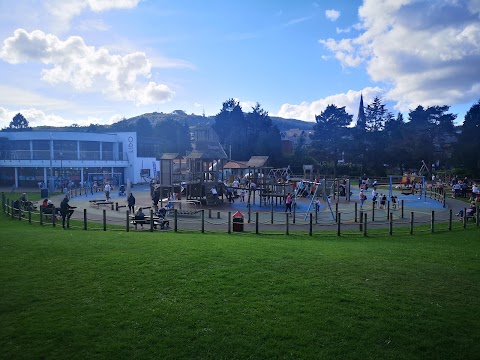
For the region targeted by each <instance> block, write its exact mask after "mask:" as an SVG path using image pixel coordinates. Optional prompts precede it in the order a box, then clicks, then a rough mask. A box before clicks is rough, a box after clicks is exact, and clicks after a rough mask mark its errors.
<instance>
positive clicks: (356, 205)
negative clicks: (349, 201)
mask: <svg viewBox="0 0 480 360" xmlns="http://www.w3.org/2000/svg"><path fill="white" fill-rule="evenodd" d="M357 210H358V203H355V222H357Z"/></svg>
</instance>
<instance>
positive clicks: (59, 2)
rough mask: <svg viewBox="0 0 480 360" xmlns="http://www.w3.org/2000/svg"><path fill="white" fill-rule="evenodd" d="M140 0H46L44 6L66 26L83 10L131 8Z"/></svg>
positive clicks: (62, 25)
mask: <svg viewBox="0 0 480 360" xmlns="http://www.w3.org/2000/svg"><path fill="white" fill-rule="evenodd" d="M139 2H140V0H68V1H65V0H48V1H46V2H45V8H46V10H47V11H48V13H50V14H51V15H53V16H54V17H55V18H56V21H57V22H59V23H60V24H61V27H63V28H68V27H69V23H70V20H71V19H72V18H73V17H75V16H78V15H80V14H81V13H82V12H83V11H85V10H90V11H93V12H97V13H98V12H103V11H109V10H113V9H132V8H134V7H136V6H137V5H138V3H139Z"/></svg>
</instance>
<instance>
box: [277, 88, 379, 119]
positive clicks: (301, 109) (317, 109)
mask: <svg viewBox="0 0 480 360" xmlns="http://www.w3.org/2000/svg"><path fill="white" fill-rule="evenodd" d="M361 94H363V102H364V104H368V103H369V102H371V101H372V100H373V99H374V98H375V96H381V95H382V94H383V90H382V89H381V88H379V87H374V88H372V87H367V88H365V89H362V90H360V91H355V90H349V91H348V92H347V93H343V94H335V95H331V96H327V97H325V98H323V99H319V100H315V101H312V102H310V103H309V102H306V101H304V102H302V103H301V104H299V105H294V104H283V105H282V106H281V107H280V110H279V111H278V113H277V114H272V115H274V116H280V117H283V118H287V119H298V120H304V121H315V115H320V113H321V112H322V111H323V110H325V109H326V108H327V106H328V105H330V104H334V105H336V106H337V107H343V106H345V111H346V112H347V113H349V114H351V115H353V120H354V121H355V120H356V118H357V114H358V106H359V103H360V95H361Z"/></svg>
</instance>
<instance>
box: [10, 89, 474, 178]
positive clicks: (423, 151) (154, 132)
mask: <svg viewBox="0 0 480 360" xmlns="http://www.w3.org/2000/svg"><path fill="white" fill-rule="evenodd" d="M456 117H457V115H456V114H453V113H451V112H450V107H449V106H447V105H443V106H428V107H424V106H417V107H416V108H415V109H413V110H410V111H409V112H408V118H407V119H404V117H403V115H402V114H401V113H398V114H396V115H394V114H393V113H392V112H390V111H389V110H388V109H387V107H386V105H385V103H384V102H383V101H382V99H380V98H379V97H376V98H375V99H374V100H373V101H372V102H371V103H370V104H367V105H366V106H364V105H363V98H362V99H361V102H360V107H359V114H358V117H357V119H356V123H355V125H354V126H352V123H353V115H351V114H348V113H347V112H346V110H345V107H338V106H336V105H335V104H330V105H328V106H327V107H326V109H325V110H324V111H322V112H321V113H320V114H319V115H316V116H315V123H314V124H313V129H312V130H313V133H312V134H311V135H307V132H304V134H303V135H302V136H301V137H300V139H299V140H298V141H297V143H296V146H295V149H294V153H293V154H285V153H282V139H281V134H280V131H279V129H278V127H276V126H275V125H274V124H273V123H272V120H271V118H270V116H269V114H268V112H267V111H266V110H264V109H263V108H262V107H261V105H260V104H259V103H257V104H256V105H255V106H253V107H252V109H251V112H247V113H245V112H244V111H243V109H242V108H241V106H240V104H239V102H238V101H237V100H235V99H228V100H226V101H225V102H224V103H223V104H222V108H221V109H220V111H219V113H218V114H217V115H215V117H214V118H213V124H212V126H213V128H214V130H215V131H216V133H217V134H218V137H219V141H220V144H221V145H222V146H223V147H224V148H225V150H226V152H227V153H228V154H230V153H231V154H232V158H233V159H234V160H248V159H249V158H250V157H251V156H253V155H264V156H269V158H270V160H271V165H272V166H274V167H286V166H287V165H290V167H291V168H292V169H293V171H294V172H296V173H300V172H302V165H304V164H313V165H314V166H315V167H316V168H317V170H318V171H319V172H320V173H321V174H325V175H334V176H337V175H352V176H355V175H358V174H363V173H368V174H370V175H372V176H386V175H387V174H402V173H403V172H405V171H411V170H415V169H419V168H420V167H421V165H422V161H425V163H426V164H428V167H429V168H431V169H433V170H434V171H438V170H451V171H454V172H456V173H457V174H464V175H466V176H475V177H479V176H480V100H479V101H478V102H477V103H476V104H474V105H472V107H471V108H470V109H469V111H468V112H467V114H466V115H465V119H464V122H463V125H461V126H455V125H454V121H455V120H456ZM207 121H208V118H206V122H207ZM3 130H5V131H12V130H32V128H30V126H29V124H28V121H27V120H26V119H25V118H24V117H23V115H21V114H17V115H15V117H14V118H13V120H12V122H11V123H10V125H9V127H7V128H5V129H3ZM71 130H73V131H89V132H105V131H135V132H137V138H138V139H137V142H138V155H139V156H149V157H159V156H160V155H161V154H162V153H166V152H174V153H179V154H182V155H184V154H186V153H188V152H189V151H190V150H191V149H192V146H191V131H190V129H189V127H188V125H187V124H186V122H183V123H182V122H180V121H176V120H175V119H174V117H173V115H172V118H167V119H163V120H162V121H153V122H152V121H151V120H150V119H149V118H148V117H147V116H141V117H139V118H137V119H136V121H128V120H126V119H124V120H123V121H120V122H118V123H115V124H112V125H98V124H91V125H89V126H87V127H83V128H82V127H78V126H72V128H71Z"/></svg>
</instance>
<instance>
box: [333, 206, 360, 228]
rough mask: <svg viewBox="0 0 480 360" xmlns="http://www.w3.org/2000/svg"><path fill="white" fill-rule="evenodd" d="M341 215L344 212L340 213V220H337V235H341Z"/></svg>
mask: <svg viewBox="0 0 480 360" xmlns="http://www.w3.org/2000/svg"><path fill="white" fill-rule="evenodd" d="M355 204H356V203H355ZM341 215H342V213H338V221H337V236H340V224H341V222H342V221H341V218H342V217H341Z"/></svg>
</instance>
